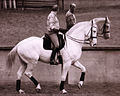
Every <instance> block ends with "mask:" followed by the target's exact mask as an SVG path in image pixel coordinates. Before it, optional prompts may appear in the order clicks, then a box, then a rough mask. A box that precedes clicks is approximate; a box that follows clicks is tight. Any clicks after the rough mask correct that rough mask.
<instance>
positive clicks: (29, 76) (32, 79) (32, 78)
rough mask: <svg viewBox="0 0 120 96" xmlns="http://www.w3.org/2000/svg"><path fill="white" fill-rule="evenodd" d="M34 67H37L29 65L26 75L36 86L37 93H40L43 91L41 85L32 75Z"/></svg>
mask: <svg viewBox="0 0 120 96" xmlns="http://www.w3.org/2000/svg"><path fill="white" fill-rule="evenodd" d="M34 67H35V64H32V63H30V64H28V65H27V69H26V71H25V75H26V76H27V77H28V78H29V79H30V80H31V81H32V82H33V83H34V85H35V86H36V91H37V92H38V93H39V92H40V90H41V87H40V84H39V83H38V81H37V80H36V79H35V78H34V77H33V75H32V72H33V68H34Z"/></svg>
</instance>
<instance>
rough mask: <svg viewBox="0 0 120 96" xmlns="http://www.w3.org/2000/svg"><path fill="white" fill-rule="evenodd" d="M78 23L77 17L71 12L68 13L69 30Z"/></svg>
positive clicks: (67, 23)
mask: <svg viewBox="0 0 120 96" xmlns="http://www.w3.org/2000/svg"><path fill="white" fill-rule="evenodd" d="M75 23H76V17H75V15H74V14H73V13H71V12H70V10H69V11H68V12H67V13H66V25H67V28H68V29H69V28H71V27H72V26H73V25H74V24H75Z"/></svg>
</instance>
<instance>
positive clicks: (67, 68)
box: [60, 61, 71, 94]
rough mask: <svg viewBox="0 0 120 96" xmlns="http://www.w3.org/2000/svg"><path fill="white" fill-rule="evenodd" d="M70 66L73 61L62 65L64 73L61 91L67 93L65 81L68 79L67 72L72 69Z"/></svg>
mask: <svg viewBox="0 0 120 96" xmlns="http://www.w3.org/2000/svg"><path fill="white" fill-rule="evenodd" d="M70 66H71V61H68V62H66V63H63V66H62V75H61V83H60V91H61V92H62V93H63V94H66V93H67V91H66V90H65V89H64V83H65V80H66V76H67V73H68V71H69V69H70Z"/></svg>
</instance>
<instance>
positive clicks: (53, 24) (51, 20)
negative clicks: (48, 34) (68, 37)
mask: <svg viewBox="0 0 120 96" xmlns="http://www.w3.org/2000/svg"><path fill="white" fill-rule="evenodd" d="M59 28H60V25H59V21H58V18H57V16H56V12H54V11H51V13H50V14H49V15H48V18H47V30H48V31H51V29H58V30H59Z"/></svg>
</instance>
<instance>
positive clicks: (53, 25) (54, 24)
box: [47, 5, 60, 65]
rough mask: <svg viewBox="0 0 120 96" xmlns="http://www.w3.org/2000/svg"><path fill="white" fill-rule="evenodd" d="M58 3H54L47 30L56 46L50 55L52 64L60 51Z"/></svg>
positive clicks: (48, 18)
mask: <svg viewBox="0 0 120 96" xmlns="http://www.w3.org/2000/svg"><path fill="white" fill-rule="evenodd" d="M57 12H58V5H53V7H52V10H51V12H50V14H49V15H48V17H47V30H48V34H49V37H50V38H51V40H52V42H53V44H54V48H53V50H52V54H51V57H50V64H53V65H54V64H55V55H56V53H57V52H58V51H59V41H58V37H57V34H58V33H59V29H60V25H59V20H58V18H57Z"/></svg>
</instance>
